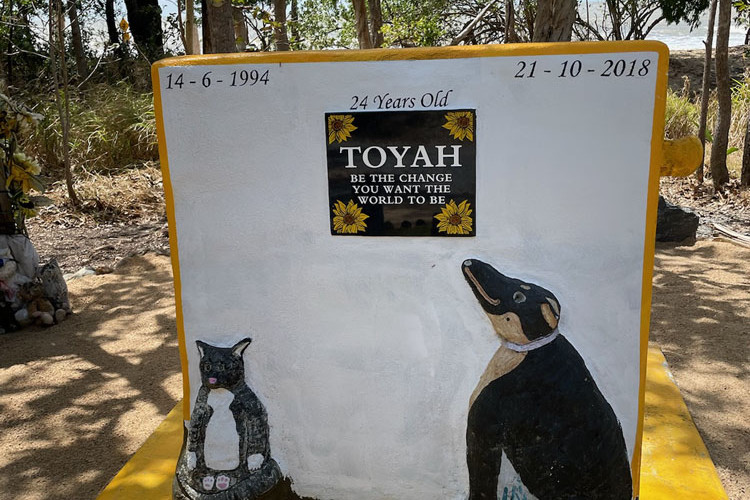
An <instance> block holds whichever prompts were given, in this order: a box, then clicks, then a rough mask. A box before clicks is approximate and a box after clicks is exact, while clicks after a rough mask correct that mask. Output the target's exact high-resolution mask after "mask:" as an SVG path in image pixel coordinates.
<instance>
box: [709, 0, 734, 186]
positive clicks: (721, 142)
mask: <svg viewBox="0 0 750 500" xmlns="http://www.w3.org/2000/svg"><path fill="white" fill-rule="evenodd" d="M731 23H732V0H719V27H718V29H717V32H716V94H717V96H718V101H719V116H718V119H717V120H716V129H715V131H714V142H713V144H712V145H711V177H712V180H713V183H714V189H716V190H717V191H721V190H722V189H723V187H724V184H726V183H727V182H729V171H728V170H727V146H728V144H729V125H730V124H731V120H732V93H731V89H730V88H729V28H730V26H731Z"/></svg>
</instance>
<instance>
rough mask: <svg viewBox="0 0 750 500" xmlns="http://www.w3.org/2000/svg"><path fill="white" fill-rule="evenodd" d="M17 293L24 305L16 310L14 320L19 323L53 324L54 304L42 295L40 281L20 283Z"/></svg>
mask: <svg viewBox="0 0 750 500" xmlns="http://www.w3.org/2000/svg"><path fill="white" fill-rule="evenodd" d="M18 295H19V297H20V298H21V300H22V301H23V303H24V304H26V307H24V308H22V309H19V310H18V311H16V315H15V317H16V320H17V321H18V322H19V323H21V324H24V323H25V324H28V323H30V322H34V323H35V324H37V325H45V326H49V325H53V324H55V306H53V305H52V302H50V301H49V299H47V298H46V297H45V295H44V287H43V286H42V284H41V283H39V282H35V281H30V282H28V283H24V284H22V285H21V288H20V289H19V290H18Z"/></svg>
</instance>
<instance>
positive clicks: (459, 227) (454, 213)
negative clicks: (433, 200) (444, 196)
mask: <svg viewBox="0 0 750 500" xmlns="http://www.w3.org/2000/svg"><path fill="white" fill-rule="evenodd" d="M470 206H471V203H469V202H468V200H464V201H462V202H461V203H459V204H458V205H456V202H455V201H453V200H451V201H450V202H448V204H447V205H445V206H444V207H443V208H441V209H440V212H441V213H439V214H437V215H436V216H435V218H436V219H437V220H438V221H440V222H438V225H437V227H438V232H441V233H448V234H469V233H471V226H472V224H473V223H474V221H473V220H472V218H471V217H469V216H470V215H471V212H472V210H471V209H470V208H469V207H470Z"/></svg>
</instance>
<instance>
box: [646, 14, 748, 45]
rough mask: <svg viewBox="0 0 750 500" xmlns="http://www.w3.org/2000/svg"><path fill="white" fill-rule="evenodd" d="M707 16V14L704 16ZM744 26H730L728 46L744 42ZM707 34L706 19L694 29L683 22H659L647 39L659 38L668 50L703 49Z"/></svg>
mask: <svg viewBox="0 0 750 500" xmlns="http://www.w3.org/2000/svg"><path fill="white" fill-rule="evenodd" d="M706 17H707V16H706ZM745 31H746V28H744V27H742V26H732V28H731V30H730V32H729V46H730V47H732V46H735V45H742V44H743V43H745ZM707 34H708V24H707V19H704V21H703V22H702V23H701V25H700V26H698V27H697V28H696V29H694V30H692V31H691V30H690V27H689V26H687V25H685V24H682V23H680V24H666V23H663V24H659V25H658V26H656V27H655V28H654V29H653V30H652V31H651V33H649V36H648V37H647V40H659V41H661V42H664V43H666V44H667V45H668V46H669V48H670V50H686V49H703V48H704V47H705V46H704V45H703V42H704V41H705V40H706V35H707ZM713 45H714V47H716V28H714V43H713Z"/></svg>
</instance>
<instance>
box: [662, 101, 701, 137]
mask: <svg viewBox="0 0 750 500" xmlns="http://www.w3.org/2000/svg"><path fill="white" fill-rule="evenodd" d="M700 114H701V110H700V106H698V105H697V104H695V103H694V102H692V101H691V100H690V99H689V98H688V97H686V96H684V95H681V94H678V93H677V92H674V91H672V90H671V89H670V90H669V91H668V92H667V110H666V115H665V125H664V135H665V136H666V138H667V139H679V138H680V137H685V136H688V135H696V134H697V133H698V121H699V120H700Z"/></svg>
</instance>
